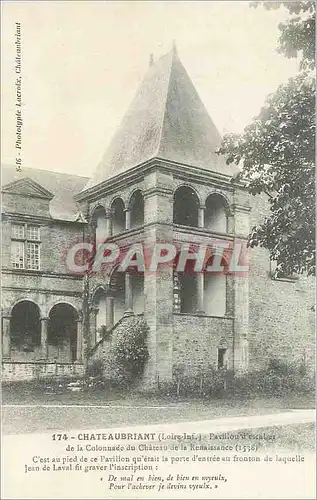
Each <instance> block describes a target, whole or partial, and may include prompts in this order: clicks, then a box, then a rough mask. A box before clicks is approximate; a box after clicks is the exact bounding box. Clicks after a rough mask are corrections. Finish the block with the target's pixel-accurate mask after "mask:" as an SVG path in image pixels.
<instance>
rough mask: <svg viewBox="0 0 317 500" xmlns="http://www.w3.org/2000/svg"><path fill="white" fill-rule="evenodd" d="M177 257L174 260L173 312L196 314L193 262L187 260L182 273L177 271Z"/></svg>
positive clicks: (195, 286)
mask: <svg viewBox="0 0 317 500" xmlns="http://www.w3.org/2000/svg"><path fill="white" fill-rule="evenodd" d="M178 259H179V255H177V256H176V258H175V260H174V273H173V298H174V311H175V312H180V313H187V314H194V313H195V312H197V306H198V300H197V274H196V273H195V272H194V261H193V260H187V262H186V264H185V268H184V271H182V272H179V271H177V264H178Z"/></svg>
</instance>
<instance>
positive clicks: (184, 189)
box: [173, 186, 199, 227]
mask: <svg viewBox="0 0 317 500" xmlns="http://www.w3.org/2000/svg"><path fill="white" fill-rule="evenodd" d="M198 210H199V199H198V196H197V194H196V193H195V191H194V190H193V189H192V188H190V187H188V186H181V187H179V188H178V189H177V190H176V191H175V194H174V204H173V222H174V224H181V225H183V226H192V227H197V226H198Z"/></svg>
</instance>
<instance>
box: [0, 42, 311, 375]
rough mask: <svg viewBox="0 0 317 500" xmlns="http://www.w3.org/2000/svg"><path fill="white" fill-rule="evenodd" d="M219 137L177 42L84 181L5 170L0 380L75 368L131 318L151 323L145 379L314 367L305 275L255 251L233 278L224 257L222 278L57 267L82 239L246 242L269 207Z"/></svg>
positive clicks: (127, 244)
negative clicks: (252, 191) (225, 153)
mask: <svg viewBox="0 0 317 500" xmlns="http://www.w3.org/2000/svg"><path fill="white" fill-rule="evenodd" d="M220 142H221V137H220V135H219V133H218V131H217V129H216V127H215V125H214V123H213V121H212V119H211V118H210V117H209V115H208V113H207V111H206V109H205V107H204V105H203V103H202V101H201V100H200V98H199V96H198V94H197V92H196V90H195V88H194V86H193V83H192V82H191V80H190V78H189V76H188V74H187V72H186V70H185V69H184V67H183V65H182V63H181V61H180V59H179V57H178V54H177V51H176V48H175V47H174V48H173V50H172V51H171V52H170V53H168V54H167V55H165V56H163V57H161V58H160V59H159V60H158V61H156V62H155V63H154V62H153V61H151V63H150V67H149V70H148V73H147V74H146V76H145V78H144V80H143V82H142V84H141V86H140V88H139V90H138V92H137V93H136V96H135V98H134V100H133V102H132V104H131V106H130V108H129V110H128V112H127V114H126V115H125V117H124V119H123V121H122V123H121V125H120V127H119V129H118V130H117V132H116V134H115V136H114V137H113V139H112V141H111V143H110V145H109V147H108V149H107V151H106V153H105V155H104V157H103V158H102V160H101V162H100V164H99V165H98V166H97V168H96V170H95V172H94V173H93V174H92V176H91V177H90V178H89V179H88V178H83V177H78V176H74V175H66V174H57V173H53V172H48V171H45V170H34V169H27V168H25V169H23V171H22V172H16V171H15V168H13V167H4V168H3V174H2V190H3V195H2V200H3V229H2V235H3V257H2V263H3V286H2V295H3V305H2V362H3V379H4V380H17V379H26V378H35V377H41V376H47V375H51V374H56V375H62V374H67V375H72V374H73V375H78V374H81V373H83V372H84V367H85V365H86V364H87V363H88V364H89V362H91V361H92V360H93V359H96V358H98V357H101V358H102V357H104V356H105V353H106V351H107V349H108V343H109V342H110V341H111V338H113V337H114V336H115V335H116V332H118V331H119V330H120V331H121V330H122V328H124V327H125V325H127V324H128V323H129V322H130V321H132V319H133V317H134V316H135V315H142V316H144V319H145V321H146V323H147V324H148V326H149V335H148V349H149V354H150V356H149V360H148V363H147V366H146V370H145V374H144V378H143V381H144V383H149V384H153V383H154V384H155V383H157V381H158V380H171V378H172V377H173V374H174V373H175V372H176V371H177V370H179V369H180V368H181V369H182V370H183V371H185V372H187V373H189V374H191V373H192V374H194V373H195V372H197V371H199V370H204V369H205V368H206V369H207V367H213V368H215V369H217V368H222V367H225V366H226V367H227V368H229V369H233V370H234V371H240V370H248V369H256V368H259V367H262V366H263V365H265V363H267V361H268V360H269V359H272V358H283V359H288V360H290V359H293V360H304V361H305V363H307V364H309V365H311V366H313V364H314V358H313V357H314V313H313V311H312V305H313V303H314V290H313V281H312V280H310V279H308V278H306V277H302V276H301V277H300V278H298V277H295V276H291V277H285V278H283V279H281V278H280V279H274V275H273V273H272V263H271V262H270V259H269V255H268V252H267V251H266V250H264V249H255V250H252V251H250V252H249V271H248V273H242V274H241V275H239V273H238V274H236V275H235V274H233V273H230V272H229V270H228V262H227V261H226V259H223V262H222V265H223V266H224V272H221V273H208V272H200V273H193V272H190V270H189V269H187V271H186V269H185V272H177V269H176V268H175V266H164V267H162V268H159V270H158V272H156V273H153V272H148V271H147V269H145V270H144V272H139V273H133V272H126V273H123V272H120V271H119V270H118V267H117V266H116V265H114V266H113V268H112V269H111V272H110V273H106V274H102V273H96V274H91V275H90V276H89V277H83V276H82V275H80V274H74V273H72V272H70V270H69V268H68V267H67V264H66V255H67V252H68V250H69V249H70V248H71V247H72V246H73V245H75V244H77V243H80V242H91V241H97V242H99V241H105V240H107V241H108V242H109V241H110V242H113V243H116V244H117V245H118V246H120V248H121V249H128V248H131V245H132V244H136V243H142V245H144V247H149V248H150V247H151V246H152V247H153V244H154V243H155V242H173V243H174V244H176V246H180V245H182V244H185V243H187V244H188V245H189V246H190V245H194V246H195V245H196V246H197V245H205V246H206V247H209V248H210V247H212V246H213V245H215V244H217V243H219V241H221V242H222V243H225V244H228V246H229V247H230V248H233V247H234V245H235V243H236V242H245V241H246V239H247V236H248V233H249V230H250V228H251V227H252V226H253V225H254V224H255V223H256V222H258V221H259V220H261V218H263V216H264V215H265V213H266V211H267V210H268V207H267V204H266V201H265V199H264V198H262V197H255V198H250V197H249V195H248V194H247V192H246V191H245V190H244V188H243V186H242V185H241V184H239V183H237V182H235V181H234V182H232V178H233V176H234V174H235V170H234V167H232V166H228V165H227V164H226V162H225V160H224V158H222V157H221V156H219V155H217V154H216V151H217V149H218V147H219V145H220ZM211 259H212V257H211ZM105 332H106V333H107V335H104V334H105ZM109 339H110V340H109Z"/></svg>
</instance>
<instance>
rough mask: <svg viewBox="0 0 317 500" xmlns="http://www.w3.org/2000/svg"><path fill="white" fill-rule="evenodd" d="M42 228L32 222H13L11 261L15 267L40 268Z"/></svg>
mask: <svg viewBox="0 0 317 500" xmlns="http://www.w3.org/2000/svg"><path fill="white" fill-rule="evenodd" d="M40 245H41V243H40V228H39V226H33V225H30V224H12V233H11V263H12V267H13V269H30V270H33V271H38V270H39V269H40Z"/></svg>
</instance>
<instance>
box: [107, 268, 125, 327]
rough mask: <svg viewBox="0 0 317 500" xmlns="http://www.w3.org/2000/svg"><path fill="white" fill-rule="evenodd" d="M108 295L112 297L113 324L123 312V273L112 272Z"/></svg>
mask: <svg viewBox="0 0 317 500" xmlns="http://www.w3.org/2000/svg"><path fill="white" fill-rule="evenodd" d="M110 294H111V296H112V297H113V322H114V324H115V323H117V322H118V321H119V319H121V318H122V316H123V314H124V311H125V273H122V272H119V271H114V272H113V273H112V275H111V279H110Z"/></svg>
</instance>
